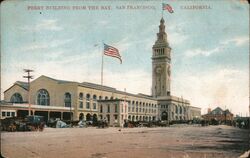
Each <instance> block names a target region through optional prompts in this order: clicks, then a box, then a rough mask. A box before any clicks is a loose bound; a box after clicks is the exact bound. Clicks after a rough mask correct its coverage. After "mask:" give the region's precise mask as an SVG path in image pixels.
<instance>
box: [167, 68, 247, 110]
mask: <svg viewBox="0 0 250 158" xmlns="http://www.w3.org/2000/svg"><path fill="white" fill-rule="evenodd" d="M172 83H173V84H172V85H173V87H172V91H173V92H174V93H175V95H177V96H181V95H183V97H184V98H187V99H189V100H190V101H191V104H192V105H194V106H199V107H202V108H203V110H206V109H207V108H208V107H211V108H215V107H217V106H220V107H221V108H223V109H224V108H225V107H226V108H228V109H229V110H232V111H233V113H234V114H238V113H239V112H244V111H247V108H248V104H249V103H248V86H246V85H248V73H247V72H245V71H243V70H237V69H221V70H216V71H212V72H203V73H202V74H192V75H190V73H186V72H184V73H179V74H178V75H177V76H176V78H175V79H174V80H173V82H172ZM204 112H206V111H203V113H204Z"/></svg>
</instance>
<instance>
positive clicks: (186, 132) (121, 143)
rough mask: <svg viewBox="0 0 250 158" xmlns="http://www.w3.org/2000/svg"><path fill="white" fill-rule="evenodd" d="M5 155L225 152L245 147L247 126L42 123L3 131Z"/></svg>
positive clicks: (224, 157)
mask: <svg viewBox="0 0 250 158" xmlns="http://www.w3.org/2000/svg"><path fill="white" fill-rule="evenodd" d="M1 137H2V138H1V149H2V155H3V156H4V157H8V158H15V157H19V158H30V157H34V158H56V157H57V158H63V157H65V158H118V157H119V158H159V157H166V158H167V157H168V158H189V157H190V158H203V157H204V158H209V157H212V158H217V157H218V158H228V157H232V158H235V157H239V156H240V155H241V154H243V153H244V152H245V151H247V150H249V149H250V148H249V130H243V129H239V128H235V127H231V126H224V125H220V126H207V127H200V126H192V125H174V126H171V127H165V128H160V127H158V128H126V129H125V128H122V129H121V130H120V131H119V128H113V127H110V128H105V129H96V128H94V127H88V128H61V129H59V128H45V129H44V131H43V132H12V133H11V132H4V133H2V135H1Z"/></svg>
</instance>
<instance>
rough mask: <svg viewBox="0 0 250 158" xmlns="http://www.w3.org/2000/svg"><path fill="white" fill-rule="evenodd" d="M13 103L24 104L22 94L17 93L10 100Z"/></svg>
mask: <svg viewBox="0 0 250 158" xmlns="http://www.w3.org/2000/svg"><path fill="white" fill-rule="evenodd" d="M10 102H11V103H22V102H23V97H22V96H21V94H20V93H15V94H13V95H12V96H11V98H10Z"/></svg>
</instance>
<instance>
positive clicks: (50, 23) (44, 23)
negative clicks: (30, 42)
mask: <svg viewBox="0 0 250 158" xmlns="http://www.w3.org/2000/svg"><path fill="white" fill-rule="evenodd" d="M20 29H21V30H22V31H27V32H39V31H43V30H47V31H61V30H63V28H62V27H61V26H59V25H58V23H57V20H56V19H45V20H41V21H39V22H37V23H36V24H35V25H34V26H30V25H29V26H23V27H21V28H20Z"/></svg>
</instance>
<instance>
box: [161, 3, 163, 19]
mask: <svg viewBox="0 0 250 158" xmlns="http://www.w3.org/2000/svg"><path fill="white" fill-rule="evenodd" d="M161 18H163V0H162V1H161Z"/></svg>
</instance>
